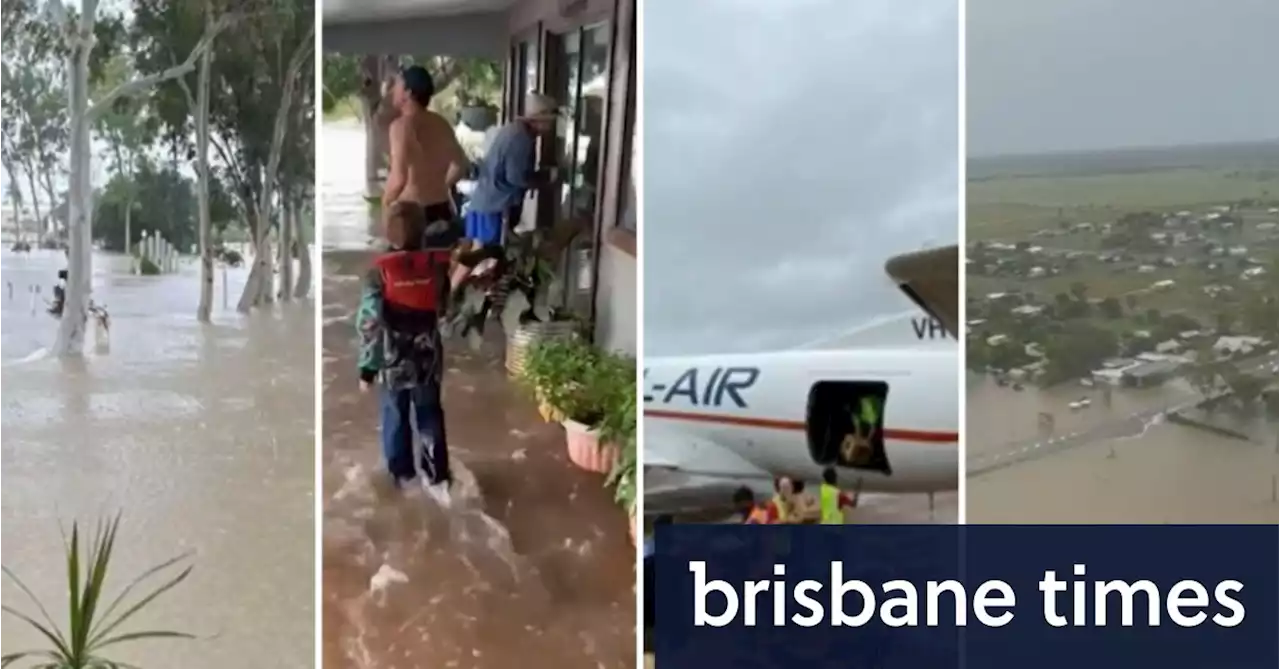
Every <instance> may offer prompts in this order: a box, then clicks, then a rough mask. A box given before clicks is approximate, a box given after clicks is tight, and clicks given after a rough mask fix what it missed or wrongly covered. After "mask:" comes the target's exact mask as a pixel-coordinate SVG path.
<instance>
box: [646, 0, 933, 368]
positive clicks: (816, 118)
mask: <svg viewBox="0 0 1280 669" xmlns="http://www.w3.org/2000/svg"><path fill="white" fill-rule="evenodd" d="M643 27H644V32H643V39H644V70H643V72H644V92H643V105H644V109H643V123H644V139H643V141H644V158H643V161H644V182H643V187H642V188H643V194H644V210H643V215H644V222H643V225H644V257H643V258H642V260H643V262H644V265H645V271H644V280H645V296H644V302H645V319H644V326H645V332H644V337H645V338H644V347H645V353H646V354H647V355H683V354H694V353H716V352H730V351H752V350H768V349H773V348H789V347H793V346H797V345H800V344H803V343H805V342H808V341H811V340H814V339H818V338H822V337H825V336H828V335H836V334H839V333H841V332H843V331H844V330H847V329H849V328H850V327H852V326H855V325H858V324H860V323H864V322H866V321H868V320H870V319H872V318H875V317H877V316H883V315H886V314H891V313H896V312H902V311H904V310H907V309H911V308H912V306H911V303H910V302H909V301H908V300H907V299H906V298H905V297H904V296H902V295H901V294H900V293H899V292H898V290H897V288H896V287H894V286H893V284H892V282H890V281H889V280H888V278H887V277H886V276H885V274H884V263H885V260H886V259H888V258H889V257H890V256H891V255H893V254H895V253H898V252H902V251H912V250H917V249H920V248H922V247H923V246H925V245H926V244H929V245H941V244H950V243H955V241H956V239H957V233H956V227H957V211H956V208H957V205H956V202H957V188H958V168H957V156H956V154H957V151H958V146H957V132H956V129H957V128H956V126H957V90H956V89H957V57H956V53H957V48H958V47H957V9H956V2H955V0H912V2H902V1H901V0H857V1H856V2H854V1H852V0H790V1H788V2H777V1H775V0H699V1H698V2H687V1H686V0H646V2H645V3H644V26H643ZM903 327H904V332H905V333H909V332H910V327H909V325H904V326H903Z"/></svg>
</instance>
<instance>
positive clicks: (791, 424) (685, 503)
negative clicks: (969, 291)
mask: <svg viewBox="0 0 1280 669" xmlns="http://www.w3.org/2000/svg"><path fill="white" fill-rule="evenodd" d="M885 271H886V273H887V274H888V275H889V277H890V279H892V280H893V281H894V283H895V284H896V285H897V286H898V288H899V289H900V290H901V291H902V292H903V293H904V294H905V295H906V296H907V297H908V298H909V299H910V300H911V301H912V302H913V303H914V304H915V305H916V306H917V307H919V309H920V310H921V311H923V315H924V316H926V318H925V319H919V318H917V319H915V320H913V321H911V323H912V327H911V329H908V328H906V326H905V321H903V320H902V319H893V320H892V321H891V322H892V323H895V325H891V326H889V327H898V328H900V332H901V334H900V335H899V339H900V340H902V339H906V340H908V341H910V340H911V339H912V338H914V339H915V340H916V341H923V340H925V339H931V338H936V337H943V338H946V339H949V340H951V342H953V344H954V342H955V339H956V337H957V334H956V333H957V332H958V331H959V330H958V319H959V306H958V303H959V298H958V294H957V293H958V290H959V284H958V276H957V275H958V271H959V250H958V247H957V246H955V245H951V246H946V247H941V248H935V249H928V250H924V251H917V252H912V253H906V254H903V255H899V256H896V257H893V258H891V259H890V260H889V261H888V262H887V263H886V264H885ZM921 323H924V324H925V325H923V326H922V325H921ZM875 329H876V330H877V331H878V332H879V334H881V335H883V330H884V327H878V328H875ZM926 335H927V336H926ZM958 355H959V350H958V347H956V346H954V345H952V346H938V345H922V344H917V345H914V346H912V345H898V346H893V347H889V346H884V345H876V346H872V347H863V348H859V349H847V350H790V351H779V352H770V353H755V354H733V355H711V356H698V357H678V358H649V359H647V360H646V368H645V370H644V460H643V461H642V462H643V463H644V467H645V470H644V471H645V491H644V495H645V498H644V499H645V513H646V514H665V513H688V512H694V511H704V510H708V509H712V508H716V507H720V508H723V507H724V506H726V505H727V502H728V500H729V498H730V496H731V495H732V491H733V490H735V489H736V488H738V487H739V486H744V485H745V486H747V487H748V488H751V489H753V491H754V492H755V493H756V494H757V495H766V496H767V495H771V494H772V486H773V479H774V478H775V477H777V476H787V477H790V478H793V479H796V480H801V481H817V480H818V479H819V478H820V477H821V473H822V470H823V469H824V468H825V467H827V466H835V467H836V469H837V473H838V476H839V480H840V485H841V487H843V488H846V489H853V488H856V489H858V490H860V491H862V492H885V493H924V494H926V495H928V496H929V503H930V509H932V507H933V494H934V493H936V492H943V491H951V490H955V489H956V487H957V484H958V467H959V448H958V444H959V405H958V401H957V398H956V389H957V387H958V384H959V382H960V379H959V370H958V360H957V356H958ZM863 398H871V399H873V400H875V401H876V402H877V403H878V406H879V407H880V408H879V411H878V415H877V417H876V419H875V424H874V426H872V427H873V429H871V430H870V431H869V432H868V431H866V430H865V428H864V427H859V428H858V431H859V432H860V433H861V434H863V435H864V436H863V438H860V439H854V441H852V442H851V441H850V439H851V437H850V436H849V435H850V434H851V433H853V432H854V431H855V420H854V419H853V418H852V416H853V414H854V411H855V408H856V407H858V406H860V403H861V401H862V399H863ZM862 425H865V423H862ZM868 435H869V438H867V436H868Z"/></svg>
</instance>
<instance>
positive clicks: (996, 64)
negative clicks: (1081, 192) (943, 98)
mask: <svg viewBox="0 0 1280 669" xmlns="http://www.w3.org/2000/svg"><path fill="white" fill-rule="evenodd" d="M1278 11H1280V10H1278V9H1277V2H1276V0H1125V1H1124V2H1115V0H1049V1H1046V0H1038V1H1037V2H1026V1H1025V0H968V5H967V15H966V23H967V33H966V41H967V46H968V63H967V70H966V72H967V74H966V76H967V82H966V86H967V95H968V125H969V133H968V147H967V149H968V153H969V154H970V155H990V154H1001V153H1034V152H1040V151H1056V150H1077V149H1097V148H1114V147H1128V146H1169V145H1178V144H1197V143H1208V142H1231V141H1250V140H1258V139H1274V138H1275V137H1276V136H1277V128H1276V118H1277V77H1280V72H1277V64H1276V41H1277V31H1276V24H1277V20H1278V18H1280V17H1278V16H1277V12H1278Z"/></svg>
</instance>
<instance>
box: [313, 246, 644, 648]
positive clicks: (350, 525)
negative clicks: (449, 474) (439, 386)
mask: <svg viewBox="0 0 1280 669" xmlns="http://www.w3.org/2000/svg"><path fill="white" fill-rule="evenodd" d="M367 263H368V255H367V254H366V253H361V252H339V251H333V252H329V253H326V254H325V257H324V291H325V293H324V303H325V311H324V323H325V326H324V369H323V382H324V388H325V392H324V455H323V463H324V464H323V468H324V471H323V476H324V495H325V498H324V507H325V511H324V662H325V666H326V667H340V668H341V667H352V668H359V669H372V668H374V667H382V668H387V669H413V668H414V667H423V668H431V669H437V668H444V667H475V668H494V669H507V668H511V667H528V668H530V669H535V668H538V667H546V668H548V669H552V668H554V669H575V668H578V667H582V668H590V669H600V668H609V669H612V668H614V667H619V668H621V667H632V666H634V664H635V645H634V644H635V641H634V640H635V597H634V592H633V584H634V579H635V572H634V564H635V548H634V547H633V546H632V544H631V542H630V540H629V539H628V524H627V522H628V521H627V517H626V515H625V514H624V513H623V512H622V510H621V509H619V508H618V506H617V505H616V504H614V502H613V500H612V497H611V495H610V493H609V491H607V490H605V489H604V488H603V486H602V478H601V477H600V476H599V475H596V474H589V473H586V472H583V471H580V470H578V469H576V468H574V467H573V466H572V465H571V464H570V463H569V461H568V458H567V455H566V453H565V445H564V437H563V433H562V431H561V429H560V428H559V427H558V426H555V425H548V424H545V423H542V422H541V421H540V420H539V418H538V415H537V412H536V410H535V408H534V407H533V406H532V404H531V403H530V402H529V401H528V400H526V399H525V398H524V397H523V396H522V395H521V393H520V391H519V390H518V389H516V388H515V387H514V386H513V385H512V384H511V383H510V382H509V381H508V380H507V378H506V374H505V371H504V370H503V368H502V348H501V341H500V338H501V337H500V328H497V327H494V328H491V329H490V330H489V334H490V340H489V341H488V342H486V346H485V349H484V350H483V351H481V352H480V353H472V352H471V351H470V350H469V349H465V348H462V347H455V348H456V349H457V348H461V350H455V351H451V352H450V357H449V360H448V371H447V372H446V379H445V406H446V409H447V411H448V417H449V437H450V441H451V443H452V455H453V458H454V461H455V463H460V464H455V467H457V469H458V470H459V474H458V476H459V483H458V485H456V486H455V488H461V489H462V490H461V492H460V493H458V494H455V496H454V500H453V501H452V503H451V505H450V506H448V507H444V506H442V505H441V503H440V502H439V501H438V500H435V499H432V498H430V497H428V496H427V495H426V494H425V493H424V492H423V491H422V490H420V489H418V488H414V489H412V490H408V491H403V492H402V491H397V490H394V489H393V488H391V486H390V485H389V483H388V482H386V480H385V477H384V476H383V475H382V474H381V469H380V455H379V447H378V431H377V430H378V428H377V414H376V411H377V410H376V396H375V395H374V394H372V393H371V394H369V395H361V394H360V393H359V392H358V390H357V379H356V376H355V363H354V353H355V348H354V329H353V325H352V319H353V314H354V311H355V304H356V298H357V293H358V289H359V278H358V276H359V274H360V273H361V271H362V268H363V267H365V266H367Z"/></svg>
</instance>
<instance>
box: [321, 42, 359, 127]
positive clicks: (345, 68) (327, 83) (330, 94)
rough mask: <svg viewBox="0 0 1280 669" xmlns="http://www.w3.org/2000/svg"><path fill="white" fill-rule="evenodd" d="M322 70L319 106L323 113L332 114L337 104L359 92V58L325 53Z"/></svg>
mask: <svg viewBox="0 0 1280 669" xmlns="http://www.w3.org/2000/svg"><path fill="white" fill-rule="evenodd" d="M322 67H323V69H322V75H323V78H322V79H321V81H323V82H324V92H323V96H322V97H321V98H320V104H321V107H322V108H323V111H324V113H326V114H328V113H329V112H332V111H333V110H334V108H336V107H337V106H338V104H339V103H340V102H342V101H344V100H346V99H348V98H350V97H352V96H354V95H356V94H358V93H359V92H360V82H361V79H362V77H361V75H360V57H359V56H351V55H347V54H338V53H326V54H325V55H324V64H323V66H322Z"/></svg>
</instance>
